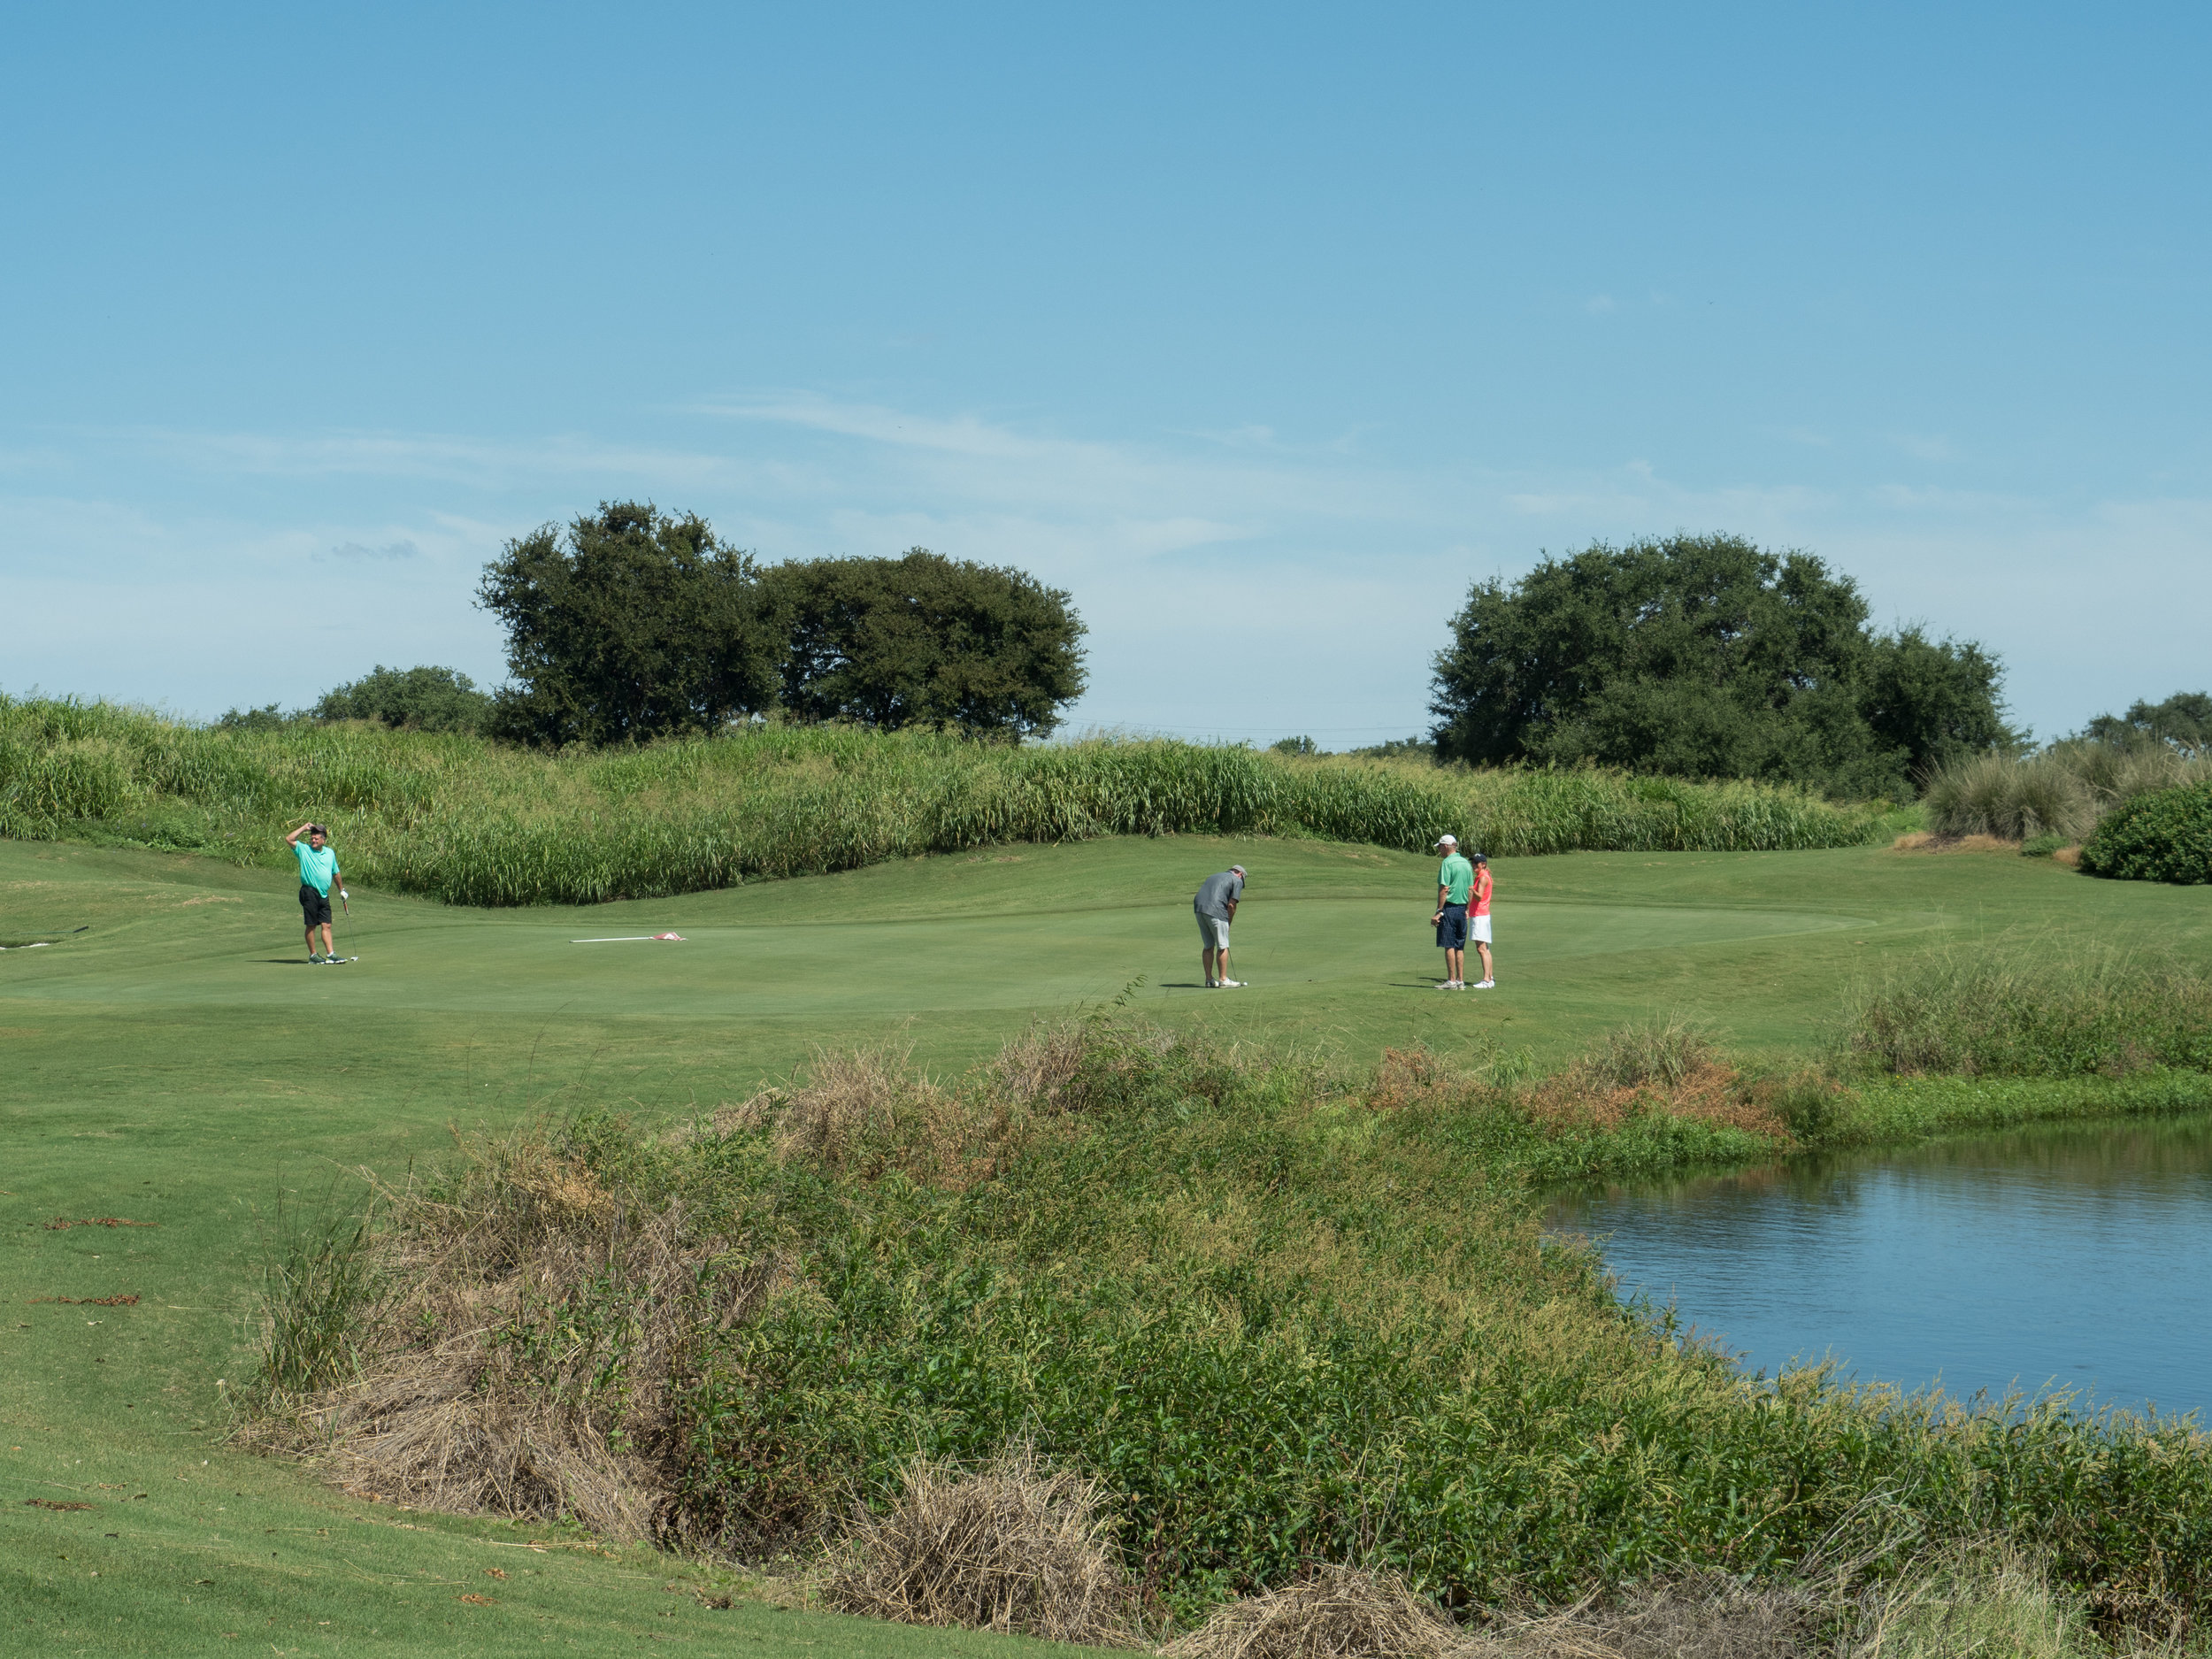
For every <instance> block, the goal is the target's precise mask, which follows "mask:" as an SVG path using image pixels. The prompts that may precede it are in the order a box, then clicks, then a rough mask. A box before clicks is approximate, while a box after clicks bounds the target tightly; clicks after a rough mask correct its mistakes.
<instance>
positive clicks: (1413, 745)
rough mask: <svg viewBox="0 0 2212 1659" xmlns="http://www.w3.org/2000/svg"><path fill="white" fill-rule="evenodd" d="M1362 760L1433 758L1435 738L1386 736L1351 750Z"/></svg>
mask: <svg viewBox="0 0 2212 1659" xmlns="http://www.w3.org/2000/svg"><path fill="white" fill-rule="evenodd" d="M1352 753H1353V754H1354V755H1356V757H1359V758H1360V759H1362V760H1434V759H1435V758H1436V740H1435V739H1433V738H1428V737H1388V738H1385V739H1384V740H1383V741H1381V742H1379V743H1368V744H1365V745H1363V746H1362V747H1361V748H1358V749H1354V750H1353V751H1352Z"/></svg>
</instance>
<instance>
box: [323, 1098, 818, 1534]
mask: <svg viewBox="0 0 2212 1659" xmlns="http://www.w3.org/2000/svg"><path fill="white" fill-rule="evenodd" d="M459 1150H460V1153H461V1160H460V1165H459V1169H458V1171H457V1174H456V1176H455V1177H454V1178H453V1179H450V1180H449V1181H447V1182H445V1183H444V1184H442V1186H440V1187H435V1188H428V1189H406V1190H399V1191H387V1192H386V1193H384V1194H383V1196H382V1202H383V1203H384V1204H385V1205H386V1207H387V1209H388V1215H389V1217H390V1223H389V1225H387V1226H386V1227H385V1229H384V1230H383V1231H382V1232H380V1233H378V1234H377V1235H376V1237H375V1239H374V1240H373V1242H372V1243H371V1244H370V1245H369V1246H368V1248H370V1249H371V1250H372V1251H373V1253H374V1257H375V1259H374V1269H375V1273H376V1276H377V1279H378V1281H379V1282H380V1284H381V1285H383V1286H386V1290H385V1293H384V1294H382V1295H381V1296H380V1298H378V1299H377V1300H376V1301H375V1302H373V1303H372V1304H371V1305H368V1306H366V1307H365V1308H364V1309H362V1310H361V1317H360V1326H359V1329H358V1330H357V1332H356V1333H355V1340H356V1343H357V1352H358V1355H359V1363H358V1375H357V1379H355V1380H353V1381H352V1382H350V1383H349V1384H348V1385H347V1386H343V1387H339V1388H334V1389H329V1390H326V1391H323V1392H322V1393H319V1394H316V1395H313V1396H311V1398H309V1399H307V1400H305V1401H302V1402H296V1416H295V1417H294V1418H293V1420H294V1421H295V1422H297V1423H300V1424H302V1425H305V1426H307V1427H308V1428H310V1429H311V1430H312V1431H313V1439H314V1440H315V1441H316V1442H318V1443H319V1446H320V1448H321V1450H322V1452H323V1455H324V1456H325V1457H326V1461H327V1463H328V1466H329V1471H330V1473H331V1474H332V1475H333V1476H334V1478H335V1479H336V1480H337V1481H338V1483H339V1484H340V1485H342V1486H345V1487H346V1488H347V1489H348V1490H349V1491H352V1492H355V1493H357V1494H361V1495H365V1496H375V1497H378V1498H383V1499H388V1500H392V1501H395V1502H405V1503H411V1504H413V1505H415V1506H417V1507H419V1508H422V1509H438V1510H443V1511H448V1512H451V1513H457V1514H468V1513H482V1512H485V1511H490V1512H492V1513H495V1514H503V1515H510V1516H515V1517H540V1518H552V1517H563V1516H565V1517H573V1518H575V1519H576V1520H579V1521H581V1522H582V1523H583V1524H584V1525H588V1526H589V1527H591V1528H593V1529H594V1530H595V1531H597V1532H603V1533H604V1534H606V1535H608V1536H611V1537H614V1538H620V1539H642V1538H646V1537H649V1536H653V1535H654V1534H656V1533H657V1532H659V1531H661V1530H662V1522H663V1518H664V1517H663V1516H662V1513H661V1510H662V1507H663V1505H664V1501H665V1494H666V1493H667V1491H668V1490H669V1488H670V1482H669V1479H668V1476H667V1471H666V1470H665V1469H664V1468H662V1467H659V1465H660V1464H662V1463H664V1462H665V1461H666V1460H667V1459H669V1458H670V1457H671V1456H672V1455H674V1448H672V1446H671V1445H670V1444H669V1443H668V1441H669V1438H670V1437H669V1433H668V1423H667V1414H666V1409H665V1402H664V1399H663V1394H664V1386H665V1384H666V1380H667V1379H668V1377H669V1375H670V1373H671V1371H672V1360H673V1357H674V1354H675V1350H676V1348H677V1345H678V1344H679V1342H680V1340H681V1339H682V1334H683V1333H684V1331H685V1330H686V1329H687V1328H688V1327H689V1325H691V1323H692V1322H693V1321H695V1320H699V1319H709V1320H712V1321H714V1322H716V1323H718V1324H721V1325H728V1324H730V1323H732V1322H733V1321H735V1320H737V1319H739V1318H741V1317H744V1316H745V1315H746V1313H747V1312H748V1311H749V1310H750V1308H752V1307H753V1306H756V1305H757V1303H758V1302H760V1301H761V1300H762V1299H763V1298H764V1296H765V1295H766V1294H768V1293H769V1291H770V1290H771V1289H772V1287H773V1285H774V1282H775V1281H776V1279H777V1278H778V1275H779V1274H780V1272H781V1271H783V1270H782V1265H781V1263H779V1262H777V1261H775V1260H773V1259H767V1260H763V1261H757V1262H750V1263H749V1262H746V1261H744V1260H743V1259H742V1258H741V1257H740V1256H737V1255H736V1254H735V1253H734V1252H733V1250H732V1248H731V1245H730V1241H728V1240H723V1239H718V1238H699V1237H695V1236H694V1235H693V1234H692V1233H691V1231H690V1230H689V1229H688V1228H687V1225H686V1222H685V1217H684V1216H683V1215H682V1213H681V1212H680V1210H678V1209H676V1208H674V1207H668V1208H664V1209H662V1210H658V1211H655V1212H650V1213H639V1212H638V1211H637V1210H636V1209H635V1208H634V1204H633V1203H632V1202H626V1201H625V1200H624V1199H622V1198H620V1197H618V1195H617V1194H612V1193H610V1192H609V1191H608V1190H607V1189H606V1188H605V1187H603V1186H602V1185H601V1184H600V1182H599V1181H598V1179H596V1177H595V1175H594V1174H593V1172H592V1171H591V1170H590V1169H589V1168H588V1167H587V1166H586V1165H585V1164H582V1163H581V1162H580V1161H579V1160H578V1159H576V1158H574V1157H572V1156H567V1155H565V1154H564V1153H563V1152H562V1151H561V1150H560V1149H559V1148H558V1147H557V1145H556V1144H555V1142H554V1141H553V1140H552V1138H551V1137H550V1136H549V1134H548V1133H546V1132H545V1131H544V1130H543V1129H542V1128H535V1129H529V1130H525V1131H521V1132H518V1133H516V1134H515V1135H513V1136H511V1137H510V1138H508V1139H507V1140H505V1141H496V1142H488V1143H462V1145H461V1146H460V1148H459ZM594 1281H597V1282H598V1283H599V1285H600V1286H606V1285H609V1284H611V1285H614V1286H618V1287H619V1289H618V1294H617V1295H616V1296H615V1298H614V1299H613V1301H612V1302H611V1303H610V1302H607V1301H605V1299H604V1298H603V1299H602V1301H601V1302H599V1303H595V1311H596V1312H601V1313H603V1311H604V1310H605V1308H606V1307H607V1306H616V1307H618V1309H619V1317H618V1318H617V1319H616V1320H614V1321H613V1322H611V1323H608V1322H606V1321H605V1320H603V1319H597V1318H594V1319H585V1320H578V1319H577V1318H575V1317H573V1315H574V1313H575V1310H577V1309H578V1308H579V1307H580V1305H581V1304H580V1302H578V1300H577V1298H578V1296H579V1294H580V1290H584V1291H586V1292H587V1294H588V1287H589V1286H592V1285H593V1284H594Z"/></svg>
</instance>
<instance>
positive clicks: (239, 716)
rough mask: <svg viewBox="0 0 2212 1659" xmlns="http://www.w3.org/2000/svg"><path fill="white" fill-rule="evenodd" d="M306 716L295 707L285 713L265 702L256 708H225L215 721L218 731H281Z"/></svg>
mask: <svg viewBox="0 0 2212 1659" xmlns="http://www.w3.org/2000/svg"><path fill="white" fill-rule="evenodd" d="M305 718H307V715H306V713H305V711H304V710H298V709H295V710H293V711H292V712H291V713H289V714H287V713H286V712H285V711H284V710H282V709H280V708H279V707H278V706H277V705H276V704H275V703H263V704H262V705H261V706H260V707H259V708H257V709H226V710H223V713H222V716H221V718H219V719H218V720H217V721H216V722H215V729H216V730H217V731H219V732H281V731H282V730H283V729H284V728H285V727H286V726H291V725H293V724H295V723H296V722H297V721H300V720H303V719H305Z"/></svg>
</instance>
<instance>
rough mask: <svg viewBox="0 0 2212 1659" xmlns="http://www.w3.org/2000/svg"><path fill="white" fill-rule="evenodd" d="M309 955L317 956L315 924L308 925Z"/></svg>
mask: <svg viewBox="0 0 2212 1659" xmlns="http://www.w3.org/2000/svg"><path fill="white" fill-rule="evenodd" d="M307 954H308V955H309V956H313V955H314V954H315V924H314V923H312V922H310V923H308V925H307Z"/></svg>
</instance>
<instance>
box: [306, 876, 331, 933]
mask: <svg viewBox="0 0 2212 1659" xmlns="http://www.w3.org/2000/svg"><path fill="white" fill-rule="evenodd" d="M300 914H301V915H302V916H304V917H305V918H307V925H308V926H310V927H323V926H328V925H329V922H330V895H329V894H327V893H318V892H316V891H315V889H314V888H312V887H309V886H308V885H307V883H306V882H304V881H303V882H301V883H300Z"/></svg>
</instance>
